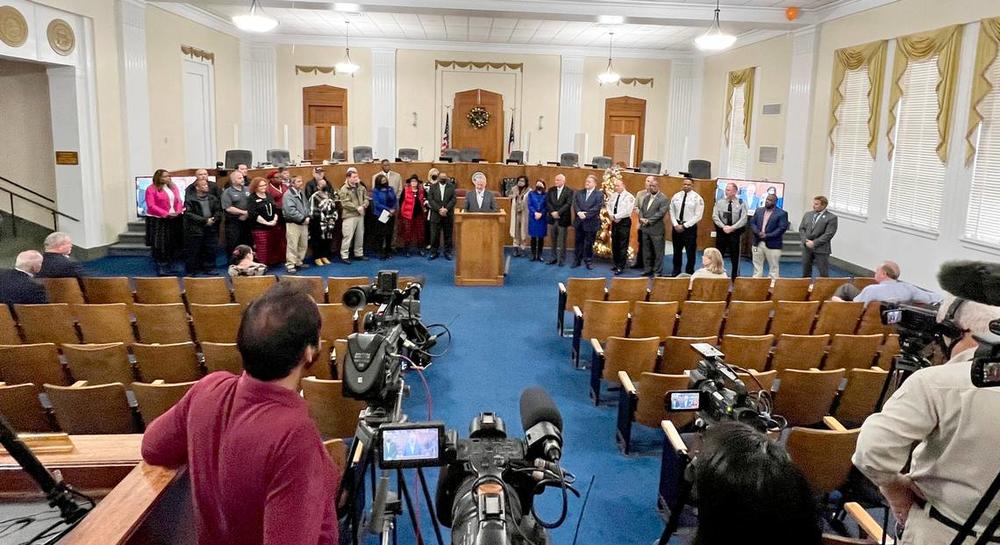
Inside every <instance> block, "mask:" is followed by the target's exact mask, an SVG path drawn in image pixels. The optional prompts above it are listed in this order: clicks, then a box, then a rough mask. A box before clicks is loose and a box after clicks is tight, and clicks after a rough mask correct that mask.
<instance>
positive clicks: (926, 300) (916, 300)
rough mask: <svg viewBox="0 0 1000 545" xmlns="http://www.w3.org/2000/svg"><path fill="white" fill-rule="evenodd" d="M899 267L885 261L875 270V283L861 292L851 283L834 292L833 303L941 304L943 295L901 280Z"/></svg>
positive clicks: (893, 262)
mask: <svg viewBox="0 0 1000 545" xmlns="http://www.w3.org/2000/svg"><path fill="white" fill-rule="evenodd" d="M899 275H900V270H899V265H898V264H897V263H896V262H895V261H883V262H882V263H880V264H879V266H878V267H876V268H875V283H874V284H872V285H870V286H865V288H864V289H862V290H859V289H858V287H857V286H855V285H854V284H851V283H850V282H848V283H846V284H843V285H842V286H840V287H839V288H837V291H835V292H833V297H831V298H830V300H831V301H855V302H858V303H865V304H868V303H870V302H872V301H884V302H886V303H902V304H922V305H932V304H935V303H940V302H941V294H939V293H935V292H933V291H930V290H925V289H923V288H918V287H917V286H914V285H913V284H910V283H908V282H903V281H902V280H900V279H899Z"/></svg>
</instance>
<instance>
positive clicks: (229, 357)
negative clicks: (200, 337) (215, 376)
mask: <svg viewBox="0 0 1000 545" xmlns="http://www.w3.org/2000/svg"><path fill="white" fill-rule="evenodd" d="M201 353H202V355H203V356H204V357H205V370H206V371H207V372H209V373H214V372H216V371H229V372H230V373H232V374H234V375H239V374H241V373H243V356H242V355H240V351H239V349H238V348H237V347H236V343H212V342H202V343H201Z"/></svg>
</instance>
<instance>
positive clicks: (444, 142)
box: [441, 114, 449, 153]
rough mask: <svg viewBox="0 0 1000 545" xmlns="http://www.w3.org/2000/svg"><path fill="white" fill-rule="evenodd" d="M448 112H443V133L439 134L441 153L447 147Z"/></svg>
mask: <svg viewBox="0 0 1000 545" xmlns="http://www.w3.org/2000/svg"><path fill="white" fill-rule="evenodd" d="M448 147H449V145H448V114H444V134H442V135H441V153H444V150H446V149H448Z"/></svg>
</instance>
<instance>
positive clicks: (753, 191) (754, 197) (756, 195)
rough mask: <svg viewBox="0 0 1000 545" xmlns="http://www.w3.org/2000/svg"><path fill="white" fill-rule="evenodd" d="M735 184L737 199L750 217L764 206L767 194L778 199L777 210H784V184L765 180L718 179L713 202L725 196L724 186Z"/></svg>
mask: <svg viewBox="0 0 1000 545" xmlns="http://www.w3.org/2000/svg"><path fill="white" fill-rule="evenodd" d="M730 183H734V184H736V189H737V193H736V195H737V197H739V199H740V200H742V201H743V202H744V203H746V205H747V210H749V213H750V215H751V216H752V215H753V213H754V211H755V210H757V209H758V208H761V207H763V206H764V199H766V198H767V195H768V194H769V193H774V194H775V196H776V197H778V208H784V206H783V205H784V203H785V182H769V181H766V180H735V179H731V178H719V179H718V181H717V182H716V187H715V200H717V201H718V200H719V199H722V198H724V197H725V196H726V185H728V184H730Z"/></svg>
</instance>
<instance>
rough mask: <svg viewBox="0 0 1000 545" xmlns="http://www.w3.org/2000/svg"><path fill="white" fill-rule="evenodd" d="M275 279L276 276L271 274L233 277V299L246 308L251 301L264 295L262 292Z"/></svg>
mask: <svg viewBox="0 0 1000 545" xmlns="http://www.w3.org/2000/svg"><path fill="white" fill-rule="evenodd" d="M277 281H278V278H277V277H276V276H274V275H273V274H267V275H264V276H236V277H233V299H234V300H235V301H236V302H237V303H239V304H240V305H242V306H243V308H246V306H247V305H249V304H250V302H251V301H253V300H254V299H256V298H258V297H260V296H261V295H264V292H265V291H267V290H268V289H269V288H270V287H271V286H273V285H274V284H275V282H277Z"/></svg>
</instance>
